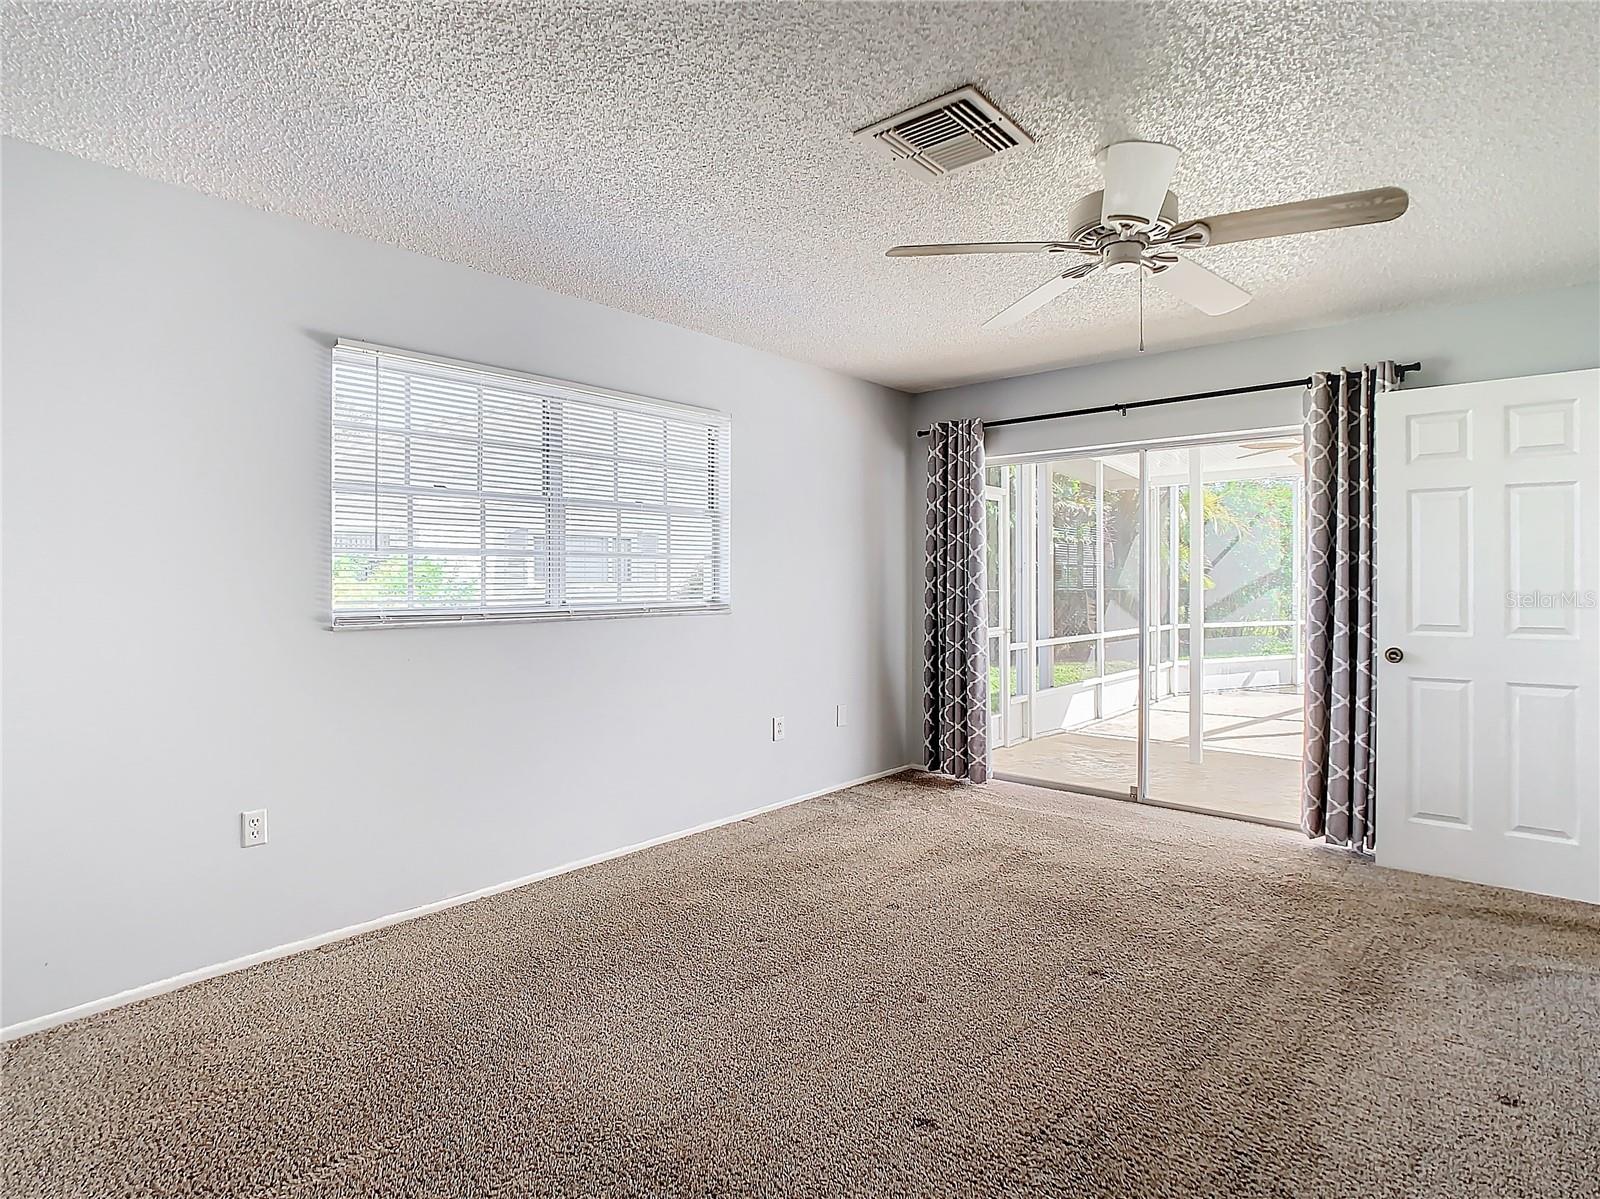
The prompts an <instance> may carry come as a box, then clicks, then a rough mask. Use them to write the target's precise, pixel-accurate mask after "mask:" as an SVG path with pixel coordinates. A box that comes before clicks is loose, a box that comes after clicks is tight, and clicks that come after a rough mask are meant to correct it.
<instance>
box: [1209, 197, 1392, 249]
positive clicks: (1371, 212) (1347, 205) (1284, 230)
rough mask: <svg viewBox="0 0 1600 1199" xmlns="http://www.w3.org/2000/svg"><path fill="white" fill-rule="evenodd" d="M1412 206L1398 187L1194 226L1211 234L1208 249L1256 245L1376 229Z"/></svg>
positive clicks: (1227, 216) (1213, 219)
mask: <svg viewBox="0 0 1600 1199" xmlns="http://www.w3.org/2000/svg"><path fill="white" fill-rule="evenodd" d="M1410 204H1411V197H1409V196H1408V195H1406V193H1405V192H1404V191H1403V190H1401V189H1400V188H1398V187H1378V188H1374V189H1372V190H1371V191H1364V192H1345V193H1344V194H1343V195H1339V196H1322V197H1320V198H1318V199H1315V200H1296V201H1295V202H1294V203H1293V204H1274V205H1272V207H1270V208H1251V209H1247V210H1246V211H1244V212H1227V213H1223V214H1222V215H1221V216H1208V217H1204V218H1202V219H1201V220H1199V221H1196V222H1191V223H1193V224H1200V225H1204V226H1205V227H1206V228H1207V229H1209V230H1211V236H1210V238H1209V239H1208V240H1207V243H1206V244H1207V245H1212V246H1221V245H1226V244H1227V243H1228V242H1234V241H1255V240H1256V239H1257V238H1262V237H1287V236H1289V235H1290V234H1291V233H1315V232H1316V231H1317V230H1319V229H1345V228H1348V227H1349V226H1351V225H1376V224H1378V223H1379V222H1382V221H1392V220H1394V219H1395V217H1397V216H1399V215H1400V214H1401V213H1403V212H1405V210H1406V209H1407V208H1408V207H1409V206H1410Z"/></svg>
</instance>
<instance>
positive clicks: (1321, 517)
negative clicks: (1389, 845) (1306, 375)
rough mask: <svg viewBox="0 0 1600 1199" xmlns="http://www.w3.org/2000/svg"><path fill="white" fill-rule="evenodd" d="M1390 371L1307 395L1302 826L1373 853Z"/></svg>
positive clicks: (1340, 374) (1314, 382) (1364, 373)
mask: <svg viewBox="0 0 1600 1199" xmlns="http://www.w3.org/2000/svg"><path fill="white" fill-rule="evenodd" d="M1394 386H1395V370H1394V363H1392V362H1380V363H1379V364H1378V365H1377V366H1364V367H1362V368H1361V369H1360V370H1359V371H1331V372H1318V373H1317V374H1315V375H1313V376H1311V386H1310V387H1309V388H1307V389H1306V398H1305V417H1306V468H1305V470H1306V495H1305V520H1306V580H1305V582H1306V643H1305V653H1306V661H1305V714H1306V737H1305V764H1304V769H1303V770H1302V771H1301V790H1300V827H1301V828H1303V829H1304V830H1305V832H1306V836H1308V837H1313V838H1314V837H1321V838H1323V839H1324V840H1326V841H1330V842H1332V843H1334V844H1336V845H1343V846H1346V847H1347V848H1349V849H1353V850H1358V851H1361V852H1365V853H1370V852H1372V844H1373V841H1372V833H1373V799H1372V787H1373V761H1374V756H1375V750H1376V745H1375V740H1376V734H1377V722H1376V720H1375V719H1374V713H1375V703H1374V695H1373V687H1372V684H1373V676H1374V668H1375V666H1376V664H1377V645H1376V643H1375V642H1374V640H1373V628H1372V596H1373V589H1372V582H1373V580H1372V568H1373V562H1374V557H1375V555H1374V547H1373V541H1372V532H1373V519H1372V514H1373V460H1372V435H1373V419H1374V413H1375V406H1376V403H1377V401H1378V397H1379V396H1380V395H1382V394H1383V393H1384V392H1385V391H1388V390H1389V389H1390V388H1392V387H1394Z"/></svg>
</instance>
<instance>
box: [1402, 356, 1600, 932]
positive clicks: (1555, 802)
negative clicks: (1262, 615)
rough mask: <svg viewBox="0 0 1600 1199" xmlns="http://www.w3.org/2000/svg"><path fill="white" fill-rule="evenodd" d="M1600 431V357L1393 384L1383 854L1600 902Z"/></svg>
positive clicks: (1417, 866)
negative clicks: (1558, 368)
mask: <svg viewBox="0 0 1600 1199" xmlns="http://www.w3.org/2000/svg"><path fill="white" fill-rule="evenodd" d="M1597 447H1600V371H1575V372H1571V373H1567V374H1559V375H1542V376H1536V377H1532V378H1526V379H1501V380H1495V381H1493V382H1488V383H1469V384H1462V385H1459V386H1451V387H1427V388H1414V389H1402V390H1399V391H1395V392H1391V393H1389V394H1387V395H1385V396H1382V397H1381V398H1380V399H1379V400H1378V405H1377V441H1376V446H1375V451H1376V456H1377V465H1376V471H1377V513H1376V518H1377V531H1376V538H1377V567H1376V573H1377V579H1376V583H1377V597H1376V598H1377V603H1376V609H1377V615H1376V620H1377V642H1378V649H1379V662H1378V685H1377V700H1378V705H1377V707H1378V711H1377V718H1378V741H1377V815H1376V819H1377V829H1376V834H1377V860H1378V862H1379V864H1380V865H1385V866H1393V867H1397V868H1399V869H1403V870H1420V871H1426V872H1427V873H1430V874H1442V875H1447V876H1449V877H1452V878H1460V879H1468V880H1470V881H1473V882H1480V883H1491V884H1496V885H1500V886H1507V887H1516V888H1519V889H1522V890H1527V891H1538V892H1543V893H1545V894H1549V895H1563V896H1567V897H1569V898H1572V899H1582V900H1586V901H1588V902H1590V903H1600V748H1597V747H1600V610H1597V608H1596V596H1597V593H1600V448H1597ZM1392 651H1399V654H1400V655H1402V656H1401V658H1400V660H1399V661H1397V662H1396V661H1391V660H1386V657H1385V655H1386V654H1387V655H1388V657H1389V658H1392V657H1393V656H1394V655H1393V652H1392Z"/></svg>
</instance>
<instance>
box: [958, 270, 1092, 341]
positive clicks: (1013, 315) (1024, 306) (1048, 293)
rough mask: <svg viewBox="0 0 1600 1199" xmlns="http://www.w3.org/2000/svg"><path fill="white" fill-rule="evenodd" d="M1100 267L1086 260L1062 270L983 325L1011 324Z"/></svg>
mask: <svg viewBox="0 0 1600 1199" xmlns="http://www.w3.org/2000/svg"><path fill="white" fill-rule="evenodd" d="M1099 269H1100V264H1099V263H1098V262H1086V263H1084V264H1083V265H1082V266H1075V267H1073V268H1072V269H1071V270H1070V271H1063V272H1062V273H1061V274H1059V275H1057V276H1056V277H1055V278H1053V279H1046V280H1045V281H1044V282H1043V283H1041V284H1039V286H1038V287H1036V288H1034V289H1033V290H1032V291H1030V292H1029V293H1028V294H1027V295H1025V296H1023V297H1022V299H1020V300H1018V301H1017V302H1016V303H1015V304H1012V305H1010V306H1008V307H1006V308H1002V309H1001V310H1000V311H999V312H997V313H995V314H994V315H993V316H991V317H990V318H989V319H988V320H986V321H984V322H983V324H984V327H985V328H987V327H988V326H990V325H1013V324H1016V322H1018V321H1020V320H1021V319H1022V318H1023V317H1025V316H1027V315H1028V314H1029V313H1033V312H1037V311H1038V310H1039V309H1041V308H1043V307H1044V306H1045V305H1046V304H1048V303H1049V302H1050V301H1051V300H1053V299H1055V298H1056V297H1057V296H1059V295H1061V293H1062V292H1064V291H1067V290H1068V289H1070V288H1071V287H1072V286H1073V284H1075V283H1077V282H1078V281H1079V280H1080V279H1087V278H1088V277H1089V276H1090V275H1092V274H1094V273H1095V272H1096V271H1098V270H1099Z"/></svg>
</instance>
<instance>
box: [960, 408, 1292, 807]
mask: <svg viewBox="0 0 1600 1199" xmlns="http://www.w3.org/2000/svg"><path fill="white" fill-rule="evenodd" d="M1300 461H1301V452H1300V441H1299V438H1298V435H1279V436H1263V437H1261V438H1256V439H1245V440H1236V441H1230V442H1226V443H1222V442H1217V443H1207V444H1195V445H1186V446H1173V447H1150V448H1142V449H1141V448H1135V449H1129V450H1119V451H1110V452H1101V453H1094V454H1072V455H1062V456H1059V457H1054V458H1048V459H1041V460H1032V461H1027V462H1019V463H1014V464H1006V465H999V466H991V467H990V468H989V480H988V482H989V491H988V494H989V503H990V525H989V529H990V534H991V539H990V542H989V545H990V564H989V600H990V609H989V610H990V613H991V616H990V621H991V627H990V663H991V666H990V700H991V722H990V723H991V745H992V746H993V747H994V749H993V756H994V767H995V770H996V772H997V773H999V774H1001V775H1004V776H1008V777H1013V778H1021V779H1028V780H1031V781H1037V782H1045V783H1048V784H1051V785H1055V786H1062V787H1067V788H1069V789H1072V790H1080V791H1088V792H1092V793H1096V794H1102V795H1113V796H1117V797H1119V798H1130V797H1136V798H1141V799H1145V800H1148V801H1150V802H1154V803H1162V804H1168V805H1171V806H1178V807H1192V808H1199V809H1203V810H1208V811H1220V812H1225V813H1227V814H1231V815H1239V816H1245V817H1249V818H1254V819H1264V820H1271V821H1276V822H1283V823H1290V822H1293V820H1294V819H1295V818H1296V816H1297V813H1298V806H1297V805H1298V786H1299V759H1300V738H1301V720H1300V696H1299V684H1300V676H1299V660H1300V655H1299V647H1300V641H1301V636H1302V624H1301V619H1300V596H1299V588H1298V584H1297V579H1298V577H1299V561H1300V550H1299V546H1298V529H1299V525H1300V521H1299V504H1300V466H1299V464H1300ZM1141 646H1142V647H1143V661H1144V663H1145V670H1144V672H1143V678H1142V679H1141V672H1140V670H1139V664H1140V661H1141Z"/></svg>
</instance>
